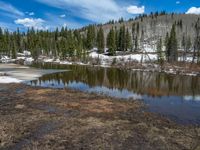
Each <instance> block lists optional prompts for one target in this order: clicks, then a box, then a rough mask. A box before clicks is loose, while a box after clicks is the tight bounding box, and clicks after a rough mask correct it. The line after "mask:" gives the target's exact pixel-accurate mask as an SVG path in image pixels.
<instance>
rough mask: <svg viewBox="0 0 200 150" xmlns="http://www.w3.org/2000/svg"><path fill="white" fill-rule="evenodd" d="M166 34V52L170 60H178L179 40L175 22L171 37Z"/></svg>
mask: <svg viewBox="0 0 200 150" xmlns="http://www.w3.org/2000/svg"><path fill="white" fill-rule="evenodd" d="M167 36H168V35H166V39H165V41H166V54H167V60H168V62H174V61H177V60H178V41H177V39H176V28H175V24H174V25H172V29H171V32H170V37H169V39H168V37H167Z"/></svg>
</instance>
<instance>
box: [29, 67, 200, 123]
mask: <svg viewBox="0 0 200 150" xmlns="http://www.w3.org/2000/svg"><path fill="white" fill-rule="evenodd" d="M33 66H34V67H37V68H43V69H65V70H66V69H67V70H69V71H66V72H62V73H54V74H50V75H44V76H42V77H41V78H39V79H38V80H35V81H31V82H29V83H28V84H29V85H32V86H41V87H51V88H65V87H67V88H71V89H77V90H80V91H84V92H94V93H98V94H104V95H107V96H111V97H117V98H123V99H125V100H126V99H138V100H141V101H143V102H144V103H145V104H146V105H147V106H148V107H147V111H150V112H154V113H158V114H160V115H163V116H167V117H169V118H170V119H172V120H174V121H176V122H177V123H181V124H200V77H194V76H183V75H170V74H165V73H155V72H154V73H153V72H142V71H131V70H123V69H116V68H102V67H89V66H73V65H70V66H69V65H56V64H50V63H45V64H35V65H33Z"/></svg>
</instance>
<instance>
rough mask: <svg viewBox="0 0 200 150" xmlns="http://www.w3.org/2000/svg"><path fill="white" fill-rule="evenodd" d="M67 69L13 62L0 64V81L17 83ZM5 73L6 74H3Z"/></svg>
mask: <svg viewBox="0 0 200 150" xmlns="http://www.w3.org/2000/svg"><path fill="white" fill-rule="evenodd" d="M65 71H67V70H52V69H45V70H43V69H35V68H30V67H24V66H21V65H15V64H0V72H1V74H2V75H3V76H0V83H12V82H15V83H19V82H26V81H31V80H36V79H38V78H39V77H41V76H43V75H45V74H51V73H58V72H65ZM4 74H6V76H5V75H4Z"/></svg>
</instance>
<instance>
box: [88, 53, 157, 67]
mask: <svg viewBox="0 0 200 150" xmlns="http://www.w3.org/2000/svg"><path fill="white" fill-rule="evenodd" d="M89 57H90V58H93V59H100V61H101V63H102V64H106V63H109V62H113V60H114V59H116V61H123V62H130V61H136V62H148V61H156V60H157V54H148V55H146V54H129V55H124V56H107V55H104V54H98V53H97V52H92V53H90V54H89Z"/></svg>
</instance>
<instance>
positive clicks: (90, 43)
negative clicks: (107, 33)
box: [87, 26, 96, 50]
mask: <svg viewBox="0 0 200 150" xmlns="http://www.w3.org/2000/svg"><path fill="white" fill-rule="evenodd" d="M95 37H96V35H95V27H94V26H89V27H88V31H87V48H88V49H89V50H90V49H92V48H93V47H94V46H95Z"/></svg>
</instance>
